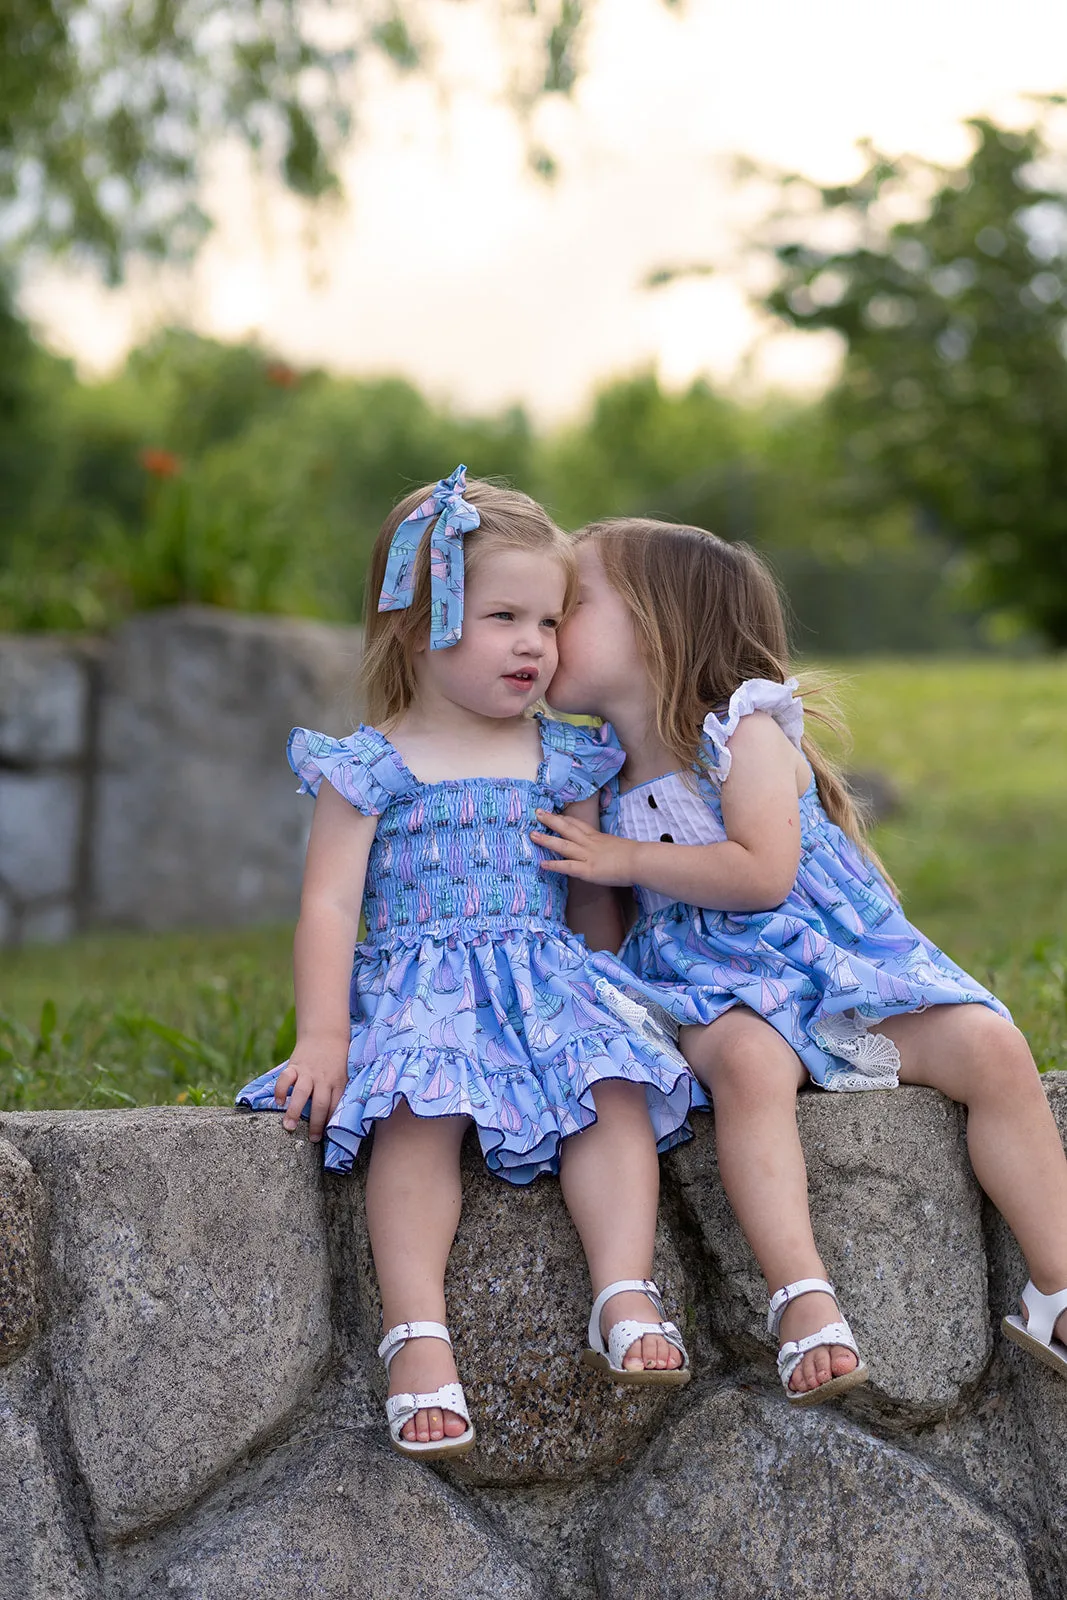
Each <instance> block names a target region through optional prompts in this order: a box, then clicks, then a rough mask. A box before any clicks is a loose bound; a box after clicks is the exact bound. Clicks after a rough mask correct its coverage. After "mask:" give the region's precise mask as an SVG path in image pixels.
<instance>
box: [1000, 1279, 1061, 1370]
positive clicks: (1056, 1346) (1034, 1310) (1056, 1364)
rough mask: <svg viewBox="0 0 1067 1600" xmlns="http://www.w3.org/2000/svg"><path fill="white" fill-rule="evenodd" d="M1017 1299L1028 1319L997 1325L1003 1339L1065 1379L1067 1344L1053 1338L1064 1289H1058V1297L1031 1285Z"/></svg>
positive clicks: (1006, 1318) (1012, 1318)
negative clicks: (1000, 1329) (1017, 1346)
mask: <svg viewBox="0 0 1067 1600" xmlns="http://www.w3.org/2000/svg"><path fill="white" fill-rule="evenodd" d="M1019 1299H1020V1300H1021V1301H1022V1303H1023V1305H1024V1306H1025V1307H1026V1315H1027V1318H1028V1320H1027V1321H1026V1322H1024V1321H1023V1319H1022V1317H1005V1318H1004V1321H1003V1322H1002V1323H1001V1325H1000V1326H1001V1328H1002V1329H1003V1331H1004V1336H1005V1338H1007V1339H1010V1340H1011V1341H1012V1343H1013V1344H1017V1345H1019V1346H1020V1347H1021V1348H1022V1349H1023V1350H1028V1351H1029V1352H1030V1354H1031V1355H1032V1356H1036V1357H1037V1359H1038V1360H1039V1361H1043V1362H1044V1363H1045V1365H1046V1366H1047V1367H1053V1368H1054V1369H1055V1371H1057V1372H1059V1373H1061V1374H1062V1375H1063V1376H1064V1377H1065V1378H1067V1345H1065V1344H1063V1343H1062V1342H1061V1341H1060V1340H1059V1339H1055V1338H1053V1336H1052V1330H1053V1328H1054V1327H1055V1326H1056V1320H1057V1318H1058V1317H1061V1316H1062V1315H1063V1313H1064V1311H1065V1310H1067V1289H1061V1290H1060V1292H1059V1294H1042V1293H1041V1291H1040V1289H1035V1288H1034V1285H1033V1283H1032V1282H1030V1283H1028V1284H1027V1285H1026V1288H1025V1289H1024V1290H1023V1292H1022V1294H1021V1295H1020V1296H1019Z"/></svg>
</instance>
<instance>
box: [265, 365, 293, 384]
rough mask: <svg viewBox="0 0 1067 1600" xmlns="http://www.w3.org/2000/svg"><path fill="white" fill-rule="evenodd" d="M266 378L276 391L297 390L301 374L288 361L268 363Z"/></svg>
mask: <svg viewBox="0 0 1067 1600" xmlns="http://www.w3.org/2000/svg"><path fill="white" fill-rule="evenodd" d="M266 378H267V382H268V383H273V385H274V387H275V388H276V389H295V388H296V385H297V384H298V383H299V382H300V374H299V372H297V370H296V368H295V367H291V366H289V364H288V362H286V361H268V362H267V367H266Z"/></svg>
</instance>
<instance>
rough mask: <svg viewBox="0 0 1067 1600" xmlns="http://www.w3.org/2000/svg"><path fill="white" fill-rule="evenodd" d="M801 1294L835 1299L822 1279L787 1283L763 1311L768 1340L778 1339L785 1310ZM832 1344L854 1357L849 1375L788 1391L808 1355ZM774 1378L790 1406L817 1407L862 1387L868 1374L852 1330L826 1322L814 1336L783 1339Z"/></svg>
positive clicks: (841, 1324)
mask: <svg viewBox="0 0 1067 1600" xmlns="http://www.w3.org/2000/svg"><path fill="white" fill-rule="evenodd" d="M804 1294H828V1295H831V1296H832V1297H833V1299H834V1300H836V1299H837V1295H836V1294H835V1293H834V1286H833V1284H832V1283H826V1282H825V1281H824V1280H823V1279H822V1278H800V1279H798V1280H797V1282H796V1283H787V1284H786V1285H785V1286H784V1287H783V1288H781V1289H779V1290H778V1291H777V1292H776V1293H775V1294H772V1295H771V1301H770V1306H769V1308H768V1311H767V1332H768V1333H769V1334H770V1335H771V1337H772V1338H774V1339H777V1337H778V1328H779V1325H780V1323H781V1321H782V1314H783V1312H784V1311H785V1308H786V1306H787V1305H789V1304H790V1303H791V1302H792V1301H793V1300H799V1299H800V1297H801V1295H804ZM832 1344H843V1345H844V1347H845V1349H846V1350H851V1351H852V1354H853V1355H854V1356H855V1357H856V1365H855V1366H854V1367H853V1369H852V1371H851V1372H843V1373H842V1374H841V1376H840V1377H839V1378H828V1379H827V1380H826V1382H825V1383H821V1384H820V1385H819V1387H818V1388H817V1389H805V1390H804V1391H803V1393H798V1392H797V1390H795V1389H791V1388H790V1387H789V1380H790V1378H791V1377H792V1376H793V1373H794V1372H795V1371H796V1369H797V1367H799V1365H800V1363H801V1362H802V1361H803V1359H804V1357H805V1356H806V1355H807V1353H808V1351H809V1350H816V1349H818V1347H819V1346H820V1345H832ZM778 1376H779V1377H780V1378H781V1380H782V1388H783V1389H784V1390H785V1393H786V1399H787V1400H788V1401H789V1404H790V1405H791V1406H817V1405H821V1404H822V1402H823V1401H824V1400H831V1399H832V1398H833V1397H834V1395H835V1394H844V1392H845V1390H846V1389H854V1388H855V1387H856V1386H857V1384H860V1383H866V1382H867V1376H868V1373H867V1367H866V1365H865V1364H864V1361H863V1357H862V1356H861V1355H860V1352H859V1347H858V1345H857V1344H856V1341H855V1339H854V1338H853V1337H852V1329H851V1328H850V1327H849V1325H848V1323H847V1322H844V1321H841V1322H828V1323H827V1324H826V1326H825V1327H824V1328H820V1329H819V1331H818V1333H811V1334H809V1335H808V1336H807V1338H806V1339H787V1340H786V1342H785V1344H783V1345H782V1347H781V1349H780V1350H779V1352H778Z"/></svg>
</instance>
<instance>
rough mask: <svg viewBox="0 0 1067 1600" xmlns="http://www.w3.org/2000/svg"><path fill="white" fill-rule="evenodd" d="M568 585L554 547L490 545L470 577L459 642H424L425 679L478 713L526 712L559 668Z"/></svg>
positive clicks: (420, 669) (420, 657) (420, 666)
mask: <svg viewBox="0 0 1067 1600" xmlns="http://www.w3.org/2000/svg"><path fill="white" fill-rule="evenodd" d="M566 588H567V580H566V575H565V573H564V571H563V568H562V566H561V565H560V563H559V562H558V561H557V560H555V559H554V558H553V557H552V556H551V555H541V554H538V553H537V552H535V551H532V550H509V549H495V550H487V551H486V552H485V554H484V555H483V556H482V557H481V559H480V560H479V562H478V564H477V567H476V569H475V570H474V572H472V573H471V574H470V576H469V577H468V579H467V582H466V583H465V585H464V595H463V632H462V634H461V635H460V640H459V643H458V644H455V645H452V646H451V648H450V649H447V650H430V649H429V648H427V647H425V646H424V647H423V648H422V649H420V650H419V652H418V654H417V655H416V658H415V661H416V667H415V670H416V673H417V675H418V677H419V680H420V682H421V683H423V684H424V685H426V686H427V687H428V688H430V689H431V690H432V692H433V693H434V694H437V695H440V696H442V697H443V698H444V699H446V700H448V701H450V702H451V703H452V704H453V705H457V706H461V707H462V708H463V709H464V710H467V711H473V712H475V713H476V714H477V715H479V716H485V717H517V716H520V715H521V714H522V713H523V712H524V711H526V710H528V709H529V707H530V706H532V705H533V704H534V702H535V701H537V700H539V699H540V698H541V696H542V695H543V694H544V692H545V689H546V687H547V685H548V682H549V680H550V679H551V677H552V674H553V673H554V672H555V670H556V659H557V652H556V628H557V626H558V623H559V619H560V617H561V616H562V614H563V601H564V596H565V593H566Z"/></svg>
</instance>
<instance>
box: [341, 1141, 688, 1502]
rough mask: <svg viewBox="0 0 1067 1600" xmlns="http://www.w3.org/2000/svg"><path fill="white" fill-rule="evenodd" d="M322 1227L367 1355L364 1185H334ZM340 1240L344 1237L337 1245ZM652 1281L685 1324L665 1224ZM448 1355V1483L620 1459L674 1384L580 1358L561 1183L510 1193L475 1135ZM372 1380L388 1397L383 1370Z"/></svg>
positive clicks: (586, 1296) (578, 1303)
mask: <svg viewBox="0 0 1067 1600" xmlns="http://www.w3.org/2000/svg"><path fill="white" fill-rule="evenodd" d="M331 1190H332V1194H331V1200H330V1204H331V1206H332V1207H333V1208H335V1219H334V1222H333V1224H332V1226H331V1234H332V1237H333V1239H334V1243H335V1250H343V1251H344V1255H343V1256H339V1257H338V1260H337V1267H336V1271H337V1276H338V1279H339V1282H340V1283H341V1284H342V1285H345V1284H347V1285H348V1289H347V1291H346V1290H345V1289H344V1288H342V1291H341V1292H342V1299H341V1301H340V1304H341V1306H342V1307H343V1308H344V1309H343V1315H344V1318H345V1322H346V1326H347V1328H348V1334H349V1338H350V1340H351V1341H352V1342H353V1343H354V1344H362V1346H363V1348H364V1350H365V1351H369V1352H370V1354H371V1356H372V1357H373V1352H374V1350H375V1348H376V1346H377V1343H378V1340H379V1339H380V1337H381V1335H380V1333H379V1332H378V1327H379V1317H380V1305H379V1301H378V1296H377V1290H376V1287H375V1279H374V1271H373V1263H372V1261H371V1256H370V1249H369V1245H368V1244H367V1242H366V1228H365V1223H364V1220H363V1194H362V1191H363V1183H362V1178H361V1176H360V1175H359V1174H357V1176H356V1178H355V1180H351V1179H350V1180H339V1181H338V1182H337V1183H336V1184H331ZM346 1242H347V1245H346ZM656 1272H657V1281H658V1283H659V1286H660V1289H661V1291H662V1293H663V1295H664V1298H665V1301H666V1304H667V1306H668V1309H669V1310H670V1311H671V1312H672V1313H673V1315H674V1318H675V1321H677V1322H678V1324H679V1326H680V1327H681V1328H682V1332H683V1336H684V1335H685V1332H686V1329H685V1326H684V1323H685V1306H686V1304H687V1302H688V1301H690V1299H691V1295H690V1293H689V1290H688V1285H687V1281H686V1278H685V1275H684V1273H683V1270H682V1266H681V1262H680V1260H679V1257H678V1253H677V1250H676V1249H675V1247H674V1245H673V1243H672V1241H671V1238H670V1235H669V1234H668V1233H667V1231H666V1230H665V1229H664V1228H662V1227H661V1229H660V1231H659V1234H658V1237H657V1250H656ZM446 1290H447V1294H448V1314H449V1324H450V1328H451V1331H452V1337H453V1340H454V1345H455V1351H456V1361H457V1364H458V1367H459V1374H460V1378H461V1380H462V1382H463V1384H464V1387H465V1390H466V1394H467V1403H468V1405H469V1406H470V1410H471V1417H472V1419H473V1421H474V1425H475V1429H476V1431H477V1443H476V1447H475V1449H474V1451H472V1453H471V1454H470V1455H469V1456H467V1457H466V1458H465V1459H464V1461H463V1462H462V1463H460V1464H457V1465H455V1466H454V1467H453V1468H451V1469H450V1470H451V1471H452V1472H453V1473H454V1474H455V1476H456V1478H457V1480H462V1481H465V1482H471V1483H503V1484H509V1485H515V1484H520V1483H529V1482H538V1481H542V1482H543V1481H549V1482H552V1481H562V1480H571V1479H577V1478H581V1477H583V1476H585V1475H586V1474H588V1473H590V1472H593V1471H596V1470H598V1469H600V1468H604V1467H609V1466H610V1467H614V1466H617V1465H619V1464H620V1463H621V1462H623V1461H626V1460H628V1459H630V1458H631V1457H632V1456H633V1454H634V1452H635V1451H637V1450H639V1449H640V1448H641V1446H642V1445H643V1444H644V1443H645V1441H646V1440H647V1439H648V1437H649V1435H650V1434H651V1432H652V1431H653V1430H654V1428H656V1427H657V1426H658V1425H659V1423H660V1422H661V1421H662V1420H663V1419H664V1417H665V1416H666V1415H667V1414H668V1412H669V1408H670V1406H671V1405H672V1404H673V1403H674V1401H675V1400H676V1398H677V1395H678V1393H679V1391H678V1390H676V1389H675V1390H671V1389H667V1390H663V1389H661V1390H655V1389H652V1390H650V1389H638V1388H633V1387H627V1388H620V1387H619V1386H617V1385H615V1384H610V1383H606V1382H604V1380H603V1379H601V1378H600V1377H598V1376H597V1375H596V1374H595V1373H593V1372H592V1371H590V1370H589V1369H588V1368H585V1367H583V1366H582V1365H581V1358H582V1351H583V1350H584V1349H585V1344H586V1325H587V1323H588V1319H589V1305H590V1290H589V1277H588V1274H587V1271H586V1266H585V1258H584V1256H583V1254H582V1249H581V1245H580V1243H579V1240H578V1236H577V1234H576V1233H575V1231H574V1226H573V1224H572V1223H571V1220H570V1218H569V1216H568V1215H567V1211H566V1208H565V1206H564V1204H563V1197H562V1195H561V1193H560V1188H559V1184H558V1183H556V1182H554V1181H551V1180H544V1179H542V1180H540V1181H538V1182H536V1183H534V1184H531V1185H530V1186H529V1187H528V1188H522V1189H520V1188H516V1187H513V1186H512V1185H509V1184H505V1183H503V1182H502V1181H501V1180H500V1179H499V1178H495V1177H492V1176H490V1175H489V1174H488V1173H487V1172H486V1170H485V1166H484V1163H483V1161H482V1158H481V1156H480V1154H479V1153H478V1149H477V1144H476V1142H475V1141H473V1140H471V1139H468V1141H467V1143H466V1145H465V1146H464V1158H463V1215H462V1218H461V1220H460V1225H459V1231H458V1233H457V1235H456V1243H455V1246H454V1248H453V1251H452V1256H451V1259H450V1261H449V1268H448V1277H447V1279H446ZM371 1372H372V1382H373V1384H374V1386H375V1388H376V1390H377V1391H378V1393H379V1394H380V1395H381V1396H382V1397H384V1395H385V1392H386V1390H385V1382H384V1370H383V1369H382V1368H381V1367H380V1366H379V1365H378V1364H377V1363H376V1362H375V1363H374V1364H373V1367H372V1369H371Z"/></svg>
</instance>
